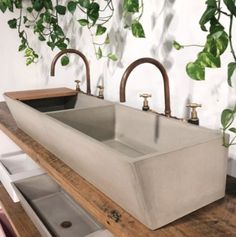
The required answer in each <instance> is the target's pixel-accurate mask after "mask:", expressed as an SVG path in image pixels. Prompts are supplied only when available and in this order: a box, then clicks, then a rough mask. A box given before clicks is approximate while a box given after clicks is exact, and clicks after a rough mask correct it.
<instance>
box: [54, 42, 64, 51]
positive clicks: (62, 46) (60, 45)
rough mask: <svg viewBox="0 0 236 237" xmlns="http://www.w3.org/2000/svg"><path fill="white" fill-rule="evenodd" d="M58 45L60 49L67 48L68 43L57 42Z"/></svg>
mask: <svg viewBox="0 0 236 237" xmlns="http://www.w3.org/2000/svg"><path fill="white" fill-rule="evenodd" d="M56 46H57V47H58V48H59V49H60V50H64V49H66V48H67V44H66V43H64V42H57V43H56Z"/></svg>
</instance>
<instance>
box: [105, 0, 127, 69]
mask: <svg viewBox="0 0 236 237" xmlns="http://www.w3.org/2000/svg"><path fill="white" fill-rule="evenodd" d="M117 9H118V11H116V12H115V15H114V18H113V22H112V25H111V30H110V31H109V36H110V44H109V45H108V47H107V50H108V52H116V55H117V57H118V61H117V62H116V63H115V64H114V63H113V62H111V61H110V60H107V64H106V66H107V67H108V68H109V69H110V72H111V73H114V71H115V70H116V68H117V67H118V68H124V67H125V66H124V65H123V63H122V59H123V55H124V51H125V46H126V39H127V34H128V31H127V30H124V29H123V25H122V18H123V1H120V2H119V4H118V7H117Z"/></svg>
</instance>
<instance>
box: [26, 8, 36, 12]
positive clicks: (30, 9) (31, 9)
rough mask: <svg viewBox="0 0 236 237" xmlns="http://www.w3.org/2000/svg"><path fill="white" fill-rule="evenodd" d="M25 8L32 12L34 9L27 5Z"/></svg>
mask: <svg viewBox="0 0 236 237" xmlns="http://www.w3.org/2000/svg"><path fill="white" fill-rule="evenodd" d="M26 10H27V11H28V12H29V13H32V11H33V10H34V9H33V7H27V8H26Z"/></svg>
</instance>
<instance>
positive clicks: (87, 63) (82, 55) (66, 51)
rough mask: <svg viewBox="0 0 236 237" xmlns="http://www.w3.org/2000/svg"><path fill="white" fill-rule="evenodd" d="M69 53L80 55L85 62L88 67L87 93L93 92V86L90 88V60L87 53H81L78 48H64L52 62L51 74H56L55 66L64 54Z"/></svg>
mask: <svg viewBox="0 0 236 237" xmlns="http://www.w3.org/2000/svg"><path fill="white" fill-rule="evenodd" d="M67 53H74V54H77V55H79V56H80V57H81V58H82V59H83V61H84V64H85V67H86V81H87V94H88V95H90V94H91V88H90V67H89V62H88V59H87V58H86V57H85V55H84V54H83V53H81V52H80V51H79V50H76V49H64V50H62V51H60V52H59V53H58V54H57V55H56V56H55V57H54V59H53V61H52V63H51V73H50V74H51V76H55V66H56V63H57V60H58V59H59V58H60V57H61V56H62V55H63V54H67Z"/></svg>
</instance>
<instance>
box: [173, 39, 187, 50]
mask: <svg viewBox="0 0 236 237" xmlns="http://www.w3.org/2000/svg"><path fill="white" fill-rule="evenodd" d="M172 45H173V47H174V48H175V49H177V50H180V49H183V48H184V46H182V45H181V44H179V43H178V42H177V41H175V40H174V41H173V44H172Z"/></svg>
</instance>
